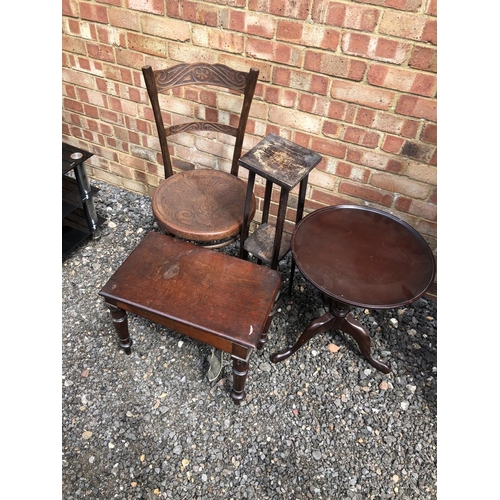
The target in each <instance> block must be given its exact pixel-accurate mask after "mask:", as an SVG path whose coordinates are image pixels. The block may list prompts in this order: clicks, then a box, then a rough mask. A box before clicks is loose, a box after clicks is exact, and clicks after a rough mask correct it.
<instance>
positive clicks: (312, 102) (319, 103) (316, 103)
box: [297, 93, 330, 116]
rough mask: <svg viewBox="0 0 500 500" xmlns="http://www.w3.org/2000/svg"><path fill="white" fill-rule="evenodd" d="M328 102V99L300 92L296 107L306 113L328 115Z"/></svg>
mask: <svg viewBox="0 0 500 500" xmlns="http://www.w3.org/2000/svg"><path fill="white" fill-rule="evenodd" d="M329 108H330V102H329V100H328V99H323V98H321V97H315V96H314V95H311V94H307V93H302V94H300V97H299V102H298V104H297V109H298V110H300V111H305V112H306V113H313V114H315V115H320V116H328V110H329Z"/></svg>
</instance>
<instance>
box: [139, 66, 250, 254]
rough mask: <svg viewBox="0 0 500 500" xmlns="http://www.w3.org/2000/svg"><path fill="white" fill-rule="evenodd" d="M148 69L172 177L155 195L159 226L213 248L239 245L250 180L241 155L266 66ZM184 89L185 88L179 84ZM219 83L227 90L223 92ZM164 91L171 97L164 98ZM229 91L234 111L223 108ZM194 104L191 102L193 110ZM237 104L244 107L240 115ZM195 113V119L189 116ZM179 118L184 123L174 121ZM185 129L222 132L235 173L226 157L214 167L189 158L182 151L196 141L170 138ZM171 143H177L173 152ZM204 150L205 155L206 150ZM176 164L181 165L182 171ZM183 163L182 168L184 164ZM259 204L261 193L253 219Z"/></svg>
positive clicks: (145, 70)
mask: <svg viewBox="0 0 500 500" xmlns="http://www.w3.org/2000/svg"><path fill="white" fill-rule="evenodd" d="M142 72H143V75H144V80H145V82H146V88H147V92H148V95H149V99H150V101H151V105H152V108H153V113H154V118H155V122H156V128H157V132H158V137H159V140H160V148H161V155H162V159H163V166H164V169H165V179H164V180H163V181H161V182H160V184H159V186H158V187H157V188H156V190H155V192H154V193H153V197H152V205H153V214H154V217H155V219H156V222H157V224H158V226H159V227H160V229H161V230H162V231H164V232H165V233H166V234H169V235H171V236H174V237H177V238H180V239H184V240H188V241H191V242H194V243H198V244H203V245H204V246H207V247H210V248H219V247H222V246H225V245H228V244H229V243H232V242H233V241H235V240H236V239H237V238H238V236H239V234H240V232H241V228H242V225H243V217H244V212H245V197H246V191H247V184H246V182H245V181H243V180H242V179H240V178H239V177H238V168H239V166H238V160H239V158H240V157H241V153H242V147H243V139H244V136H245V128H246V125H247V120H248V115H249V111H250V106H251V103H252V99H253V96H254V92H255V86H256V84H257V78H258V75H259V71H258V70H256V69H253V68H252V69H250V70H249V71H248V72H244V71H237V70H235V69H232V68H229V67H227V66H225V65H223V64H206V63H193V64H178V65H175V66H172V67H170V68H168V69H161V70H153V69H152V68H151V66H144V67H143V68H142ZM177 87H183V88H182V89H178V90H177V89H176V88H177ZM214 87H220V88H219V89H217V92H215V89H214ZM172 89H175V90H172ZM207 90H208V91H209V92H207ZM221 93H222V94H221ZM159 94H167V95H169V97H168V98H167V97H166V98H162V97H160V96H159ZM221 95H224V96H226V98H225V102H230V103H231V104H230V105H226V108H230V109H231V111H230V112H229V111H224V110H221V109H219V107H217V106H216V104H215V103H216V102H217V100H218V99H220V98H221ZM241 96H242V98H241ZM162 99H167V100H166V101H162ZM227 99H229V101H227ZM231 100H233V101H234V103H232V101H231ZM240 101H241V102H240ZM165 102H168V103H169V105H168V108H169V109H168V110H165V109H163V112H164V113H166V114H165V115H164V116H167V117H168V120H169V121H170V123H171V125H169V126H165V124H164V121H163V116H162V108H161V106H160V104H162V105H163V104H164V103H165ZM175 102H178V103H179V105H180V107H179V109H181V110H182V109H183V108H184V109H191V110H194V111H193V113H191V116H190V117H189V118H187V117H186V116H185V115H188V114H189V113H185V114H184V117H181V118H179V116H176V115H175ZM187 103H189V108H186V104H187ZM240 106H241V108H240ZM234 109H239V113H238V112H235V111H234ZM193 117H195V118H196V120H195V121H188V120H192V119H193ZM174 121H177V122H178V123H176V124H173V123H174ZM181 132H182V133H186V132H213V133H215V134H214V135H213V137H212V136H211V138H212V139H215V140H216V141H217V142H218V144H219V146H221V148H222V150H224V148H225V149H226V150H227V148H229V153H226V154H227V156H228V157H231V156H232V160H231V168H230V172H226V171H224V170H221V169H220V167H219V165H218V163H220V162H219V160H216V161H214V163H217V165H213V166H212V165H209V164H208V163H206V162H204V163H203V165H196V164H193V163H192V162H191V160H190V158H183V157H182V151H183V150H184V151H186V148H188V147H189V145H190V144H191V143H189V142H186V143H183V142H182V141H181V142H180V143H178V144H173V142H174V140H173V139H172V140H171V141H170V143H169V138H170V137H171V136H173V135H174V134H178V133H181ZM219 134H223V135H227V136H232V137H233V138H234V142H233V140H232V139H227V138H225V139H224V140H222V137H221V136H220V135H219ZM196 135H200V134H199V133H198V134H194V136H196ZM186 144H188V145H187V146H186ZM169 148H172V149H171V151H172V157H171V151H170V150H169ZM231 148H232V154H231ZM176 153H177V154H176ZM196 154H197V155H199V154H200V151H197V152H196ZM207 154H208V153H207ZM173 159H175V161H176V162H177V163H174V160H173ZM174 165H175V166H176V170H179V171H178V172H177V173H175V175H174V168H173V167H174ZM178 165H180V168H177V166H178ZM186 168H187V169H186ZM228 170H229V169H228ZM255 209H256V201H255V196H254V197H253V200H252V208H251V210H250V215H249V221H248V222H250V221H251V220H253V217H254V215H255Z"/></svg>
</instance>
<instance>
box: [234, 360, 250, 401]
mask: <svg viewBox="0 0 500 500" xmlns="http://www.w3.org/2000/svg"><path fill="white" fill-rule="evenodd" d="M248 365H249V364H248V362H245V361H242V360H241V359H236V358H234V357H233V388H232V389H231V398H232V399H233V401H234V403H235V404H237V405H239V404H240V403H241V401H243V400H244V399H245V382H246V380H247V375H248Z"/></svg>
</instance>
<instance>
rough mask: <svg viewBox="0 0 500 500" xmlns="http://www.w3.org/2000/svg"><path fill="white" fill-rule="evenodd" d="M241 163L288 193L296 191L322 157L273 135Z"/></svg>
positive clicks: (240, 160) (242, 159) (267, 137)
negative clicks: (296, 187)
mask: <svg viewBox="0 0 500 500" xmlns="http://www.w3.org/2000/svg"><path fill="white" fill-rule="evenodd" d="M238 161H239V164H240V165H241V166H242V167H244V168H246V169H248V170H250V171H251V172H254V173H256V174H258V175H260V176H261V177H264V178H265V179H267V180H269V181H271V182H274V183H276V184H278V185H279V186H281V187H284V188H286V189H288V190H291V189H292V188H294V187H295V186H296V185H297V184H298V183H299V182H300V181H301V180H302V179H304V177H306V176H307V175H309V172H310V171H311V170H312V169H313V168H314V167H315V166H316V165H317V164H318V163H319V162H320V161H321V155H319V154H318V153H315V152H314V151H311V150H310V149H307V148H304V147H302V146H299V145H298V144H295V143H293V142H291V141H288V140H287V139H283V137H280V136H278V135H275V134H269V135H268V136H266V137H265V138H264V139H262V141H260V142H259V143H258V144H257V145H256V146H254V147H253V148H252V149H251V150H250V151H248V152H247V153H246V154H244V155H243V156H242V157H241V158H240V159H239V160H238Z"/></svg>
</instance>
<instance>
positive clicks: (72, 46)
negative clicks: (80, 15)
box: [62, 35, 87, 54]
mask: <svg viewBox="0 0 500 500" xmlns="http://www.w3.org/2000/svg"><path fill="white" fill-rule="evenodd" d="M62 50H65V51H67V52H73V53H74V54H87V46H86V44H85V41H84V40H82V39H81V38H75V37H73V36H65V35H63V37H62Z"/></svg>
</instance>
